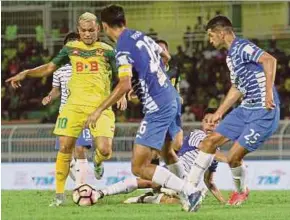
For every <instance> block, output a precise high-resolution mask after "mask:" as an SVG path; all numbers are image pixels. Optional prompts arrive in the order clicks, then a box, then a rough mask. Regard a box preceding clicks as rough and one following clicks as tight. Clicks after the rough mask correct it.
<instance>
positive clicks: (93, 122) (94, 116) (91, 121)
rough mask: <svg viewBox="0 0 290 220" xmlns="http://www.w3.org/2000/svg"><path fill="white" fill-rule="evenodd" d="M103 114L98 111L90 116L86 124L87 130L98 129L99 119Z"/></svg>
mask: <svg viewBox="0 0 290 220" xmlns="http://www.w3.org/2000/svg"><path fill="white" fill-rule="evenodd" d="M101 114H102V112H101V111H99V110H98V109H97V110H96V111H94V112H93V113H92V114H90V115H89V117H88V119H87V121H86V123H85V128H90V126H91V127H92V128H96V122H97V121H98V119H99V117H100V116H101Z"/></svg>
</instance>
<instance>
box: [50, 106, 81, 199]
mask: <svg viewBox="0 0 290 220" xmlns="http://www.w3.org/2000/svg"><path fill="white" fill-rule="evenodd" d="M85 119H86V118H85V117H84V115H83V114H80V113H79V111H77V109H76V108H75V107H70V106H68V105H66V106H65V107H64V108H63V110H62V111H61V113H60V115H59V116H58V118H57V122H56V125H55V129H54V133H55V134H56V135H59V136H60V138H59V142H60V143H59V144H60V149H59V152H58V154H57V159H56V194H57V196H56V198H57V200H56V203H52V204H51V205H60V204H62V203H63V199H62V200H61V198H64V196H63V195H64V187H65V182H66V179H67V176H68V174H69V169H70V162H71V158H72V152H73V149H74V147H75V143H76V139H77V137H78V136H79V134H80V132H81V130H82V126H83V122H84V120H85ZM58 201H61V202H60V203H58Z"/></svg>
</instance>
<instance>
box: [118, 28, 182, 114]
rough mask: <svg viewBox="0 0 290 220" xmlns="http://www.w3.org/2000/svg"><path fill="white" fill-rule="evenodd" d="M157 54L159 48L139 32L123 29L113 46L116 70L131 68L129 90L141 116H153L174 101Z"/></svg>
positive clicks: (172, 88) (173, 94) (159, 50)
mask: <svg viewBox="0 0 290 220" xmlns="http://www.w3.org/2000/svg"><path fill="white" fill-rule="evenodd" d="M161 52H162V48H161V47H160V46H159V45H158V44H156V43H155V42H154V40H152V39H151V38H150V37H148V36H146V35H144V34H143V33H142V32H140V31H135V30H130V29H125V30H124V31H123V32H122V34H121V35H120V37H119V39H118V42H117V46H116V60H117V66H118V67H120V66H126V65H131V66H132V72H133V76H132V88H133V90H134V92H135V94H136V95H137V96H138V98H139V100H140V101H141V103H142V105H143V112H144V113H153V112H157V111H158V110H159V109H160V108H161V107H162V106H164V105H166V104H168V103H170V102H173V101H174V100H176V98H177V97H176V96H177V94H176V92H175V89H174V87H173V86H172V85H171V83H170V81H169V79H168V78H167V76H166V73H165V69H164V66H163V65H162V61H161V57H160V53H161Z"/></svg>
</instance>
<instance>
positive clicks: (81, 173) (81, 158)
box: [70, 144, 90, 186]
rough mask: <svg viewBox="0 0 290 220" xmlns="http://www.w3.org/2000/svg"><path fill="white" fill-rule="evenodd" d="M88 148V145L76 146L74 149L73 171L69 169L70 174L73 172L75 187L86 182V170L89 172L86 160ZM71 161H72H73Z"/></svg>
mask: <svg viewBox="0 0 290 220" xmlns="http://www.w3.org/2000/svg"><path fill="white" fill-rule="evenodd" d="M89 148H90V145H86V146H79V145H78V144H77V146H76V147H75V154H74V156H75V158H76V159H75V160H74V159H73V160H74V161H75V165H74V169H72V166H71V169H70V173H71V172H73V171H75V173H74V174H75V183H76V186H78V185H81V184H85V183H86V182H87V181H86V180H87V176H88V170H89V162H88V159H87V151H88V149H89ZM73 160H72V161H73ZM71 165H72V163H71Z"/></svg>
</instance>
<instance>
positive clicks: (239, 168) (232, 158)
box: [228, 142, 249, 205]
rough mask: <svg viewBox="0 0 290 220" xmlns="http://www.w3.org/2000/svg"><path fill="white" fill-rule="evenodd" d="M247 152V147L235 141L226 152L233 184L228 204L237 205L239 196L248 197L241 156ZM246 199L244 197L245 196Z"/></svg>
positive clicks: (239, 201) (244, 168)
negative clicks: (233, 188)
mask: <svg viewBox="0 0 290 220" xmlns="http://www.w3.org/2000/svg"><path fill="white" fill-rule="evenodd" d="M248 153H249V151H248V150H247V149H245V148H244V147H242V146H241V145H240V144H239V143H238V142H235V143H234V145H233V146H232V148H231V149H230V151H229V153H228V163H229V166H230V168H231V172H232V177H233V181H234V184H235V189H236V190H235V192H233V193H232V194H231V196H230V199H229V201H228V204H230V205H239V204H240V203H241V202H242V201H241V197H244V196H245V197H248V189H247V186H246V167H245V165H244V163H243V158H244V157H245V156H246V155H247V154H248ZM245 199H246V198H245Z"/></svg>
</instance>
